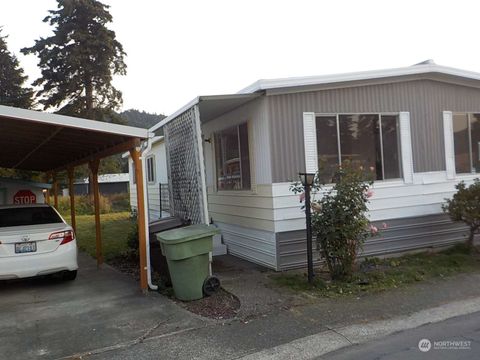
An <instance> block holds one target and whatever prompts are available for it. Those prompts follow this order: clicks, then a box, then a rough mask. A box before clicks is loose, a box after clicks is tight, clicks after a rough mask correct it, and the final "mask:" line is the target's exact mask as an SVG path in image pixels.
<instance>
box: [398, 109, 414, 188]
mask: <svg viewBox="0 0 480 360" xmlns="http://www.w3.org/2000/svg"><path fill="white" fill-rule="evenodd" d="M400 142H401V150H402V168H403V179H404V181H405V183H406V184H412V183H413V151H412V133H411V130H410V113H409V112H406V111H403V112H401V113H400Z"/></svg>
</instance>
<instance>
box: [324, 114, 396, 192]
mask: <svg viewBox="0 0 480 360" xmlns="http://www.w3.org/2000/svg"><path fill="white" fill-rule="evenodd" d="M316 130H317V151H318V169H319V172H320V176H321V178H322V180H323V181H324V182H326V183H330V182H332V181H333V180H332V176H333V174H334V172H335V168H336V167H337V166H338V165H340V164H341V163H342V161H345V160H349V161H351V162H352V163H353V164H357V165H358V166H363V167H364V168H365V169H368V168H370V169H372V171H373V173H374V177H375V180H386V179H398V178H401V177H402V164H401V152H400V138H399V136H400V131H399V124H398V115H395V114H394V115H390V114H334V115H317V116H316Z"/></svg>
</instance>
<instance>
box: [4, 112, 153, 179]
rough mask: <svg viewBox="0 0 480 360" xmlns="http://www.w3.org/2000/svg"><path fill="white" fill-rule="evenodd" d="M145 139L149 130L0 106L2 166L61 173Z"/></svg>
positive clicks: (126, 148) (127, 148)
mask: <svg viewBox="0 0 480 360" xmlns="http://www.w3.org/2000/svg"><path fill="white" fill-rule="evenodd" d="M146 138H148V130H147V129H141V128H135V127H131V126H124V125H117V124H111V123H106V122H101V121H93V120H87V119H82V118H75V117H70V116H63V115H57V114H51V113H45V112H39V111H33V110H25V109H19V108H14V107H8V106H1V105H0V145H1V150H0V167H5V168H13V169H22V170H36V171H52V170H62V169H66V168H67V167H69V166H77V165H81V164H83V163H86V162H88V161H90V160H93V159H95V158H101V157H105V156H108V155H112V154H115V153H119V152H123V151H127V150H129V149H131V148H133V147H134V146H137V145H138V144H139V142H140V140H142V139H146Z"/></svg>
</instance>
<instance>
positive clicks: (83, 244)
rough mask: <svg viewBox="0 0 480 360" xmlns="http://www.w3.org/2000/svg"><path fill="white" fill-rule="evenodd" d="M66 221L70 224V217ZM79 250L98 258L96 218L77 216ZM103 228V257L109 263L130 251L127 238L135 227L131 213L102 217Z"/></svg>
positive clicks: (104, 215)
mask: <svg viewBox="0 0 480 360" xmlns="http://www.w3.org/2000/svg"><path fill="white" fill-rule="evenodd" d="M65 220H66V221H67V222H70V217H69V216H66V217H65ZM76 220H77V244H78V248H79V249H80V250H82V251H85V252H86V253H88V254H90V255H91V256H93V257H96V256H95V255H96V250H95V249H96V246H95V217H94V216H93V215H77V216H76ZM100 221H101V228H102V245H103V256H104V258H105V261H107V262H108V261H109V260H111V259H113V258H115V257H117V256H119V255H121V254H123V253H125V252H126V250H128V246H127V237H128V234H129V233H130V231H131V229H132V228H133V226H134V221H133V220H132V219H131V218H130V213H129V212H118V213H109V214H102V215H100Z"/></svg>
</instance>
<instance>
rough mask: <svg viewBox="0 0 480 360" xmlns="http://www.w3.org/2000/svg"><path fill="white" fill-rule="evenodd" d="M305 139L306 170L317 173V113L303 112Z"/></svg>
mask: <svg viewBox="0 0 480 360" xmlns="http://www.w3.org/2000/svg"><path fill="white" fill-rule="evenodd" d="M303 139H304V142H305V171H306V172H307V173H316V172H317V171H318V154H317V130H316V125H315V113H313V112H304V113H303Z"/></svg>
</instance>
